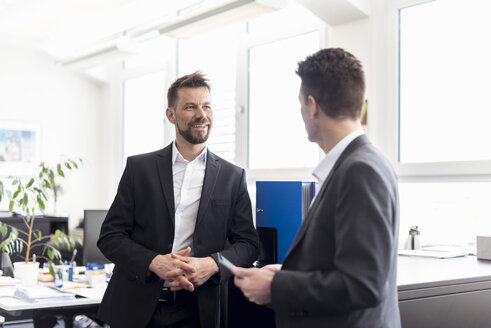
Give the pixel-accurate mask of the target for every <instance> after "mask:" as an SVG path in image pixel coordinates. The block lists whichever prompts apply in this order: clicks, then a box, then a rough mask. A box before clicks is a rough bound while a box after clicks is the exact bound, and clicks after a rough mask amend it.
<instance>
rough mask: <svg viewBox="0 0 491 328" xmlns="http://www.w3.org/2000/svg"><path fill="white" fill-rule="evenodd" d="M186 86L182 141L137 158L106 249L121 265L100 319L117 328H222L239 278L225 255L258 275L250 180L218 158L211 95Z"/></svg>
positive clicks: (200, 80) (172, 91)
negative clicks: (212, 143) (212, 141)
mask: <svg viewBox="0 0 491 328" xmlns="http://www.w3.org/2000/svg"><path fill="white" fill-rule="evenodd" d="M207 81H208V80H207V79H206V78H205V77H204V76H203V75H202V74H201V73H200V72H196V73H193V74H190V75H186V76H183V77H181V78H179V79H177V80H176V81H175V82H174V83H173V84H172V85H171V87H170V88H169V90H168V94H167V100H168V108H167V110H166V115H167V118H168V120H169V121H170V122H171V123H172V124H174V126H175V130H176V139H175V141H174V142H172V143H171V144H170V145H168V146H167V147H165V148H164V149H162V150H158V151H155V152H152V153H147V154H141V155H137V156H131V157H128V160H127V164H126V168H125V170H124V172H123V175H122V177H121V181H120V183H119V187H118V191H117V194H116V197H115V198H114V201H113V204H112V205H111V207H110V209H109V212H108V214H107V216H106V218H105V220H104V223H103V224H102V228H101V234H100V237H99V240H98V243H97V245H98V247H99V248H100V250H101V251H102V253H103V254H104V255H105V256H106V257H107V258H108V259H109V260H110V261H112V262H113V263H114V264H115V268H114V271H113V275H112V278H111V280H110V281H109V284H108V286H107V290H106V293H105V295H104V298H103V300H102V303H101V306H100V309H99V316H100V318H101V319H102V320H104V321H105V322H107V323H109V324H110V326H111V328H139V327H141V328H144V327H148V328H157V327H158V328H161V327H183V328H184V327H186V328H187V327H203V328H204V327H210V328H212V327H213V328H215V327H220V326H223V325H224V314H225V313H226V308H225V305H226V304H225V302H220V298H221V297H223V296H224V295H225V293H226V284H225V283H224V282H226V281H227V279H228V278H229V277H230V273H228V274H227V270H221V269H220V265H218V261H217V256H218V253H221V254H223V255H224V256H225V257H227V258H229V259H231V260H233V261H235V263H240V265H242V266H250V265H251V264H252V262H254V260H256V258H257V254H258V240H257V234H256V231H255V228H254V225H253V222H252V210H251V202H250V199H249V194H248V192H247V185H246V178H245V171H244V170H243V169H241V168H239V167H237V166H235V165H233V164H231V163H229V162H227V161H225V160H223V159H221V158H220V157H218V156H216V155H215V154H213V153H212V152H210V151H209V150H208V149H207V147H206V141H207V139H208V136H209V134H210V130H211V127H212V123H213V110H212V108H211V99H210V86H209V84H208V82H207Z"/></svg>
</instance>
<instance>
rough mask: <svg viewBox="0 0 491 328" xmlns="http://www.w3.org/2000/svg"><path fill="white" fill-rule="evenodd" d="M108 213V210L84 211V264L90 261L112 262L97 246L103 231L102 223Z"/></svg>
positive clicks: (99, 262)
mask: <svg viewBox="0 0 491 328" xmlns="http://www.w3.org/2000/svg"><path fill="white" fill-rule="evenodd" d="M106 214H107V210H85V211H84V247H83V249H84V251H83V253H84V254H83V255H84V265H87V263H89V262H93V263H97V264H105V263H110V261H109V260H108V259H106V258H105V257H104V255H102V253H101V251H100V250H99V248H97V240H98V239H99V234H100V233H101V225H102V222H103V221H104V219H105V217H106Z"/></svg>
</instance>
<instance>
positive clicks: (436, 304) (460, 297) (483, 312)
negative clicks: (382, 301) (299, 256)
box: [229, 256, 491, 328]
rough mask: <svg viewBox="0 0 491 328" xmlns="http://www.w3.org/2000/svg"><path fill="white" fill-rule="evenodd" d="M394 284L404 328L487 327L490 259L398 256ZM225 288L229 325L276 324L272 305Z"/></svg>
mask: <svg viewBox="0 0 491 328" xmlns="http://www.w3.org/2000/svg"><path fill="white" fill-rule="evenodd" d="M397 285H398V296H399V309H400V312H401V323H402V327H403V328H432V327H434V328H441V327H445V328H464V327H465V328H482V327H491V261H482V260H477V259H476V257H475V256H468V257H461V258H453V259H428V258H418V257H404V256H399V259H398V274H397ZM229 287H230V295H229V297H230V300H229V307H230V312H229V322H230V323H232V325H231V326H232V327H237V328H242V327H244V328H246V327H255V328H273V327H274V326H275V325H274V312H273V311H272V310H271V309H269V308H267V307H264V306H259V305H256V304H253V303H251V302H248V301H247V300H246V299H245V298H244V296H243V295H242V293H241V292H240V290H238V289H237V287H235V286H234V285H233V282H231V283H230V286H229Z"/></svg>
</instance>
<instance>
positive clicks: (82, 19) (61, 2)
mask: <svg viewBox="0 0 491 328" xmlns="http://www.w3.org/2000/svg"><path fill="white" fill-rule="evenodd" d="M197 2H199V0H0V45H1V44H2V43H4V44H5V43H8V44H15V45H17V46H23V47H28V48H34V49H35V50H38V51H42V52H44V53H46V54H48V55H50V56H52V57H54V58H56V59H61V58H65V57H69V56H71V55H73V54H75V53H77V52H78V51H80V50H82V49H84V48H85V47H87V46H89V45H91V44H93V43H95V42H98V41H103V40H104V39H105V38H109V37H111V36H114V35H115V34H119V33H121V32H122V31H124V30H127V29H130V28H132V27H135V26H140V25H143V24H147V23H152V22H156V21H163V20H165V19H168V18H170V17H174V16H175V14H176V11H177V9H178V8H183V7H185V6H189V5H191V4H193V3H197Z"/></svg>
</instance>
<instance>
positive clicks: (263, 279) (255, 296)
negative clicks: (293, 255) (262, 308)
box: [232, 265, 281, 305]
mask: <svg viewBox="0 0 491 328" xmlns="http://www.w3.org/2000/svg"><path fill="white" fill-rule="evenodd" d="M280 268H281V266H280V267H276V266H272V265H271V266H269V265H268V266H266V267H264V268H261V269H257V268H251V269H245V268H239V267H235V268H233V269H232V273H233V274H234V275H235V278H234V283H235V286H237V287H239V288H240V290H241V291H242V293H243V294H244V296H245V297H247V299H248V300H249V301H251V302H254V303H257V304H259V305H263V304H268V303H271V282H272V281H273V277H274V275H275V274H276V271H278V270H279V269H280Z"/></svg>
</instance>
